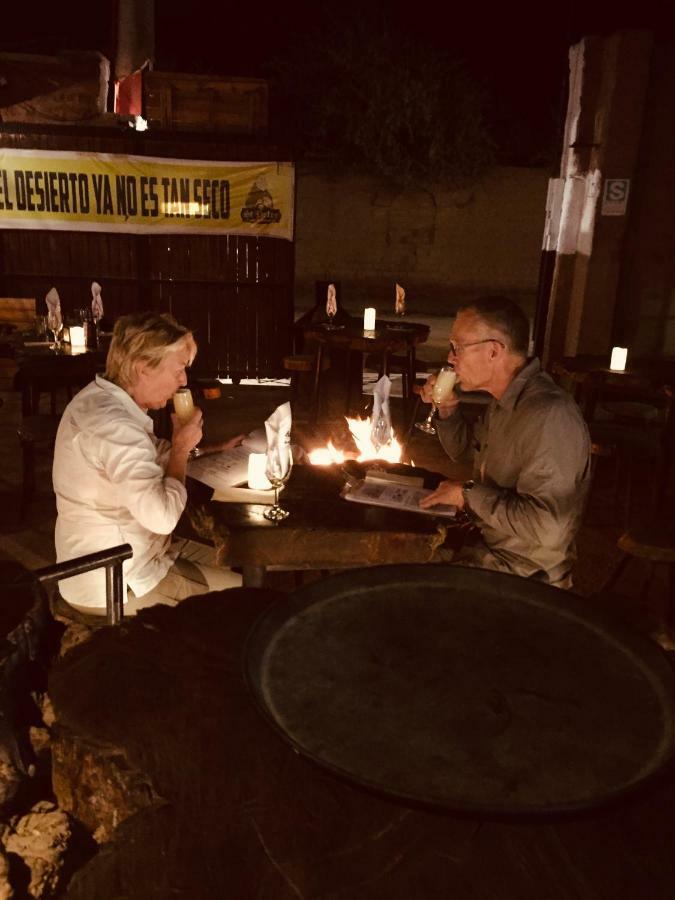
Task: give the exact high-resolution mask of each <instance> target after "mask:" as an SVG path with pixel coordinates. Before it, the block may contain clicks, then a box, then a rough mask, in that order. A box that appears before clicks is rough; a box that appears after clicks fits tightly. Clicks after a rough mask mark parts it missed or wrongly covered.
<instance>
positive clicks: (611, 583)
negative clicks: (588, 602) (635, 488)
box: [599, 510, 675, 650]
mask: <svg viewBox="0 0 675 900" xmlns="http://www.w3.org/2000/svg"><path fill="white" fill-rule="evenodd" d="M617 546H618V548H619V550H620V551H621V557H620V559H619V563H618V565H617V566H616V568H615V570H614V572H613V573H612V574H611V575H610V577H609V579H608V581H607V582H606V583H605V585H604V586H603V588H602V589H601V591H600V595H599V596H600V597H601V598H603V599H604V601H605V604H606V605H607V604H608V598H611V597H612V595H613V591H614V589H615V588H616V587H617V585H619V584H620V580H621V578H622V576H623V575H624V573H625V571H626V568H627V566H628V564H629V563H630V562H632V561H639V562H640V563H641V564H642V566H643V569H645V578H644V581H643V584H642V590H641V592H640V599H641V600H642V601H643V602H644V601H646V600H647V599H648V598H649V596H650V593H651V588H652V585H653V582H654V576H655V574H656V571H657V568H658V567H659V566H663V567H665V570H666V578H667V597H666V607H665V610H664V615H663V621H662V630H661V631H659V633H658V635H657V639H658V640H659V641H660V642H661V643H664V645H665V644H667V645H668V647H667V649H670V650H673V649H675V643H673V638H674V637H675V516H674V515H673V513H672V512H671V511H670V510H667V511H662V512H660V513H654V512H653V510H651V511H650V512H649V513H647V514H646V515H644V516H643V517H642V518H641V519H640V520H639V521H637V522H634V523H632V524H630V525H629V526H628V528H627V529H626V531H625V532H624V533H623V534H622V535H621V537H620V538H619V540H618V541H617Z"/></svg>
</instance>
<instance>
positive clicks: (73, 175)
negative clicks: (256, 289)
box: [0, 148, 294, 241]
mask: <svg viewBox="0 0 675 900" xmlns="http://www.w3.org/2000/svg"><path fill="white" fill-rule="evenodd" d="M293 197H294V167H293V164H292V163H276V162H259V163H258V162H243V163H238V162H237V163H225V162H208V161H204V160H194V159H187V160H184V159H160V158H157V157H147V156H122V155H118V154H103V153H75V152H72V153H67V152H61V151H47V150H11V149H3V148H0V228H55V229H59V230H61V231H131V232H136V233H138V234H143V233H145V234H160V233H165V234H166V233H171V234H177V233H178V234H244V235H249V236H250V235H256V236H260V237H277V238H284V239H285V240H289V241H290V240H292V239H293Z"/></svg>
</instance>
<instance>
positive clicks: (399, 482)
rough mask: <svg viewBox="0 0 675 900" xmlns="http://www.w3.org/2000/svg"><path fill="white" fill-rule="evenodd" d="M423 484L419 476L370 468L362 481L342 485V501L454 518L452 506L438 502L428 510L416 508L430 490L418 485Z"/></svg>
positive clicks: (454, 511)
mask: <svg viewBox="0 0 675 900" xmlns="http://www.w3.org/2000/svg"><path fill="white" fill-rule="evenodd" d="M423 484H424V480H423V479H422V478H420V477H419V476H408V475H395V474H393V473H390V472H378V471H370V472H368V473H367V475H366V477H365V479H364V480H363V481H357V482H356V483H354V484H347V485H345V487H344V489H343V491H342V496H343V497H344V498H345V500H351V501H353V502H354V503H367V504H370V505H371V506H386V507H389V508H390V509H402V510H405V511H406V512H415V513H421V514H422V515H427V516H443V517H444V518H448V519H454V518H455V516H456V515H457V507H456V506H450V505H448V504H444V503H442V504H439V505H438V506H434V507H432V508H431V509H420V506H419V502H420V500H421V499H422V497H427V496H428V495H429V494H431V493H433V491H430V490H428V489H426V488H424V487H422V485H423Z"/></svg>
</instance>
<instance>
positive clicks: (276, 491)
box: [274, 484, 279, 507]
mask: <svg viewBox="0 0 675 900" xmlns="http://www.w3.org/2000/svg"><path fill="white" fill-rule="evenodd" d="M278 505H279V485H278V484H275V485H274V506H275V507H277V506H278Z"/></svg>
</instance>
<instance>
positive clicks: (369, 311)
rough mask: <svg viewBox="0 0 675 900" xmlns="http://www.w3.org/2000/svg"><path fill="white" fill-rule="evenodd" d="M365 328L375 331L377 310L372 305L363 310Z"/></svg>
mask: <svg viewBox="0 0 675 900" xmlns="http://www.w3.org/2000/svg"><path fill="white" fill-rule="evenodd" d="M363 330H364V331H375V310H374V308H373V307H372V306H369V307H367V308H366V309H364V311H363Z"/></svg>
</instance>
